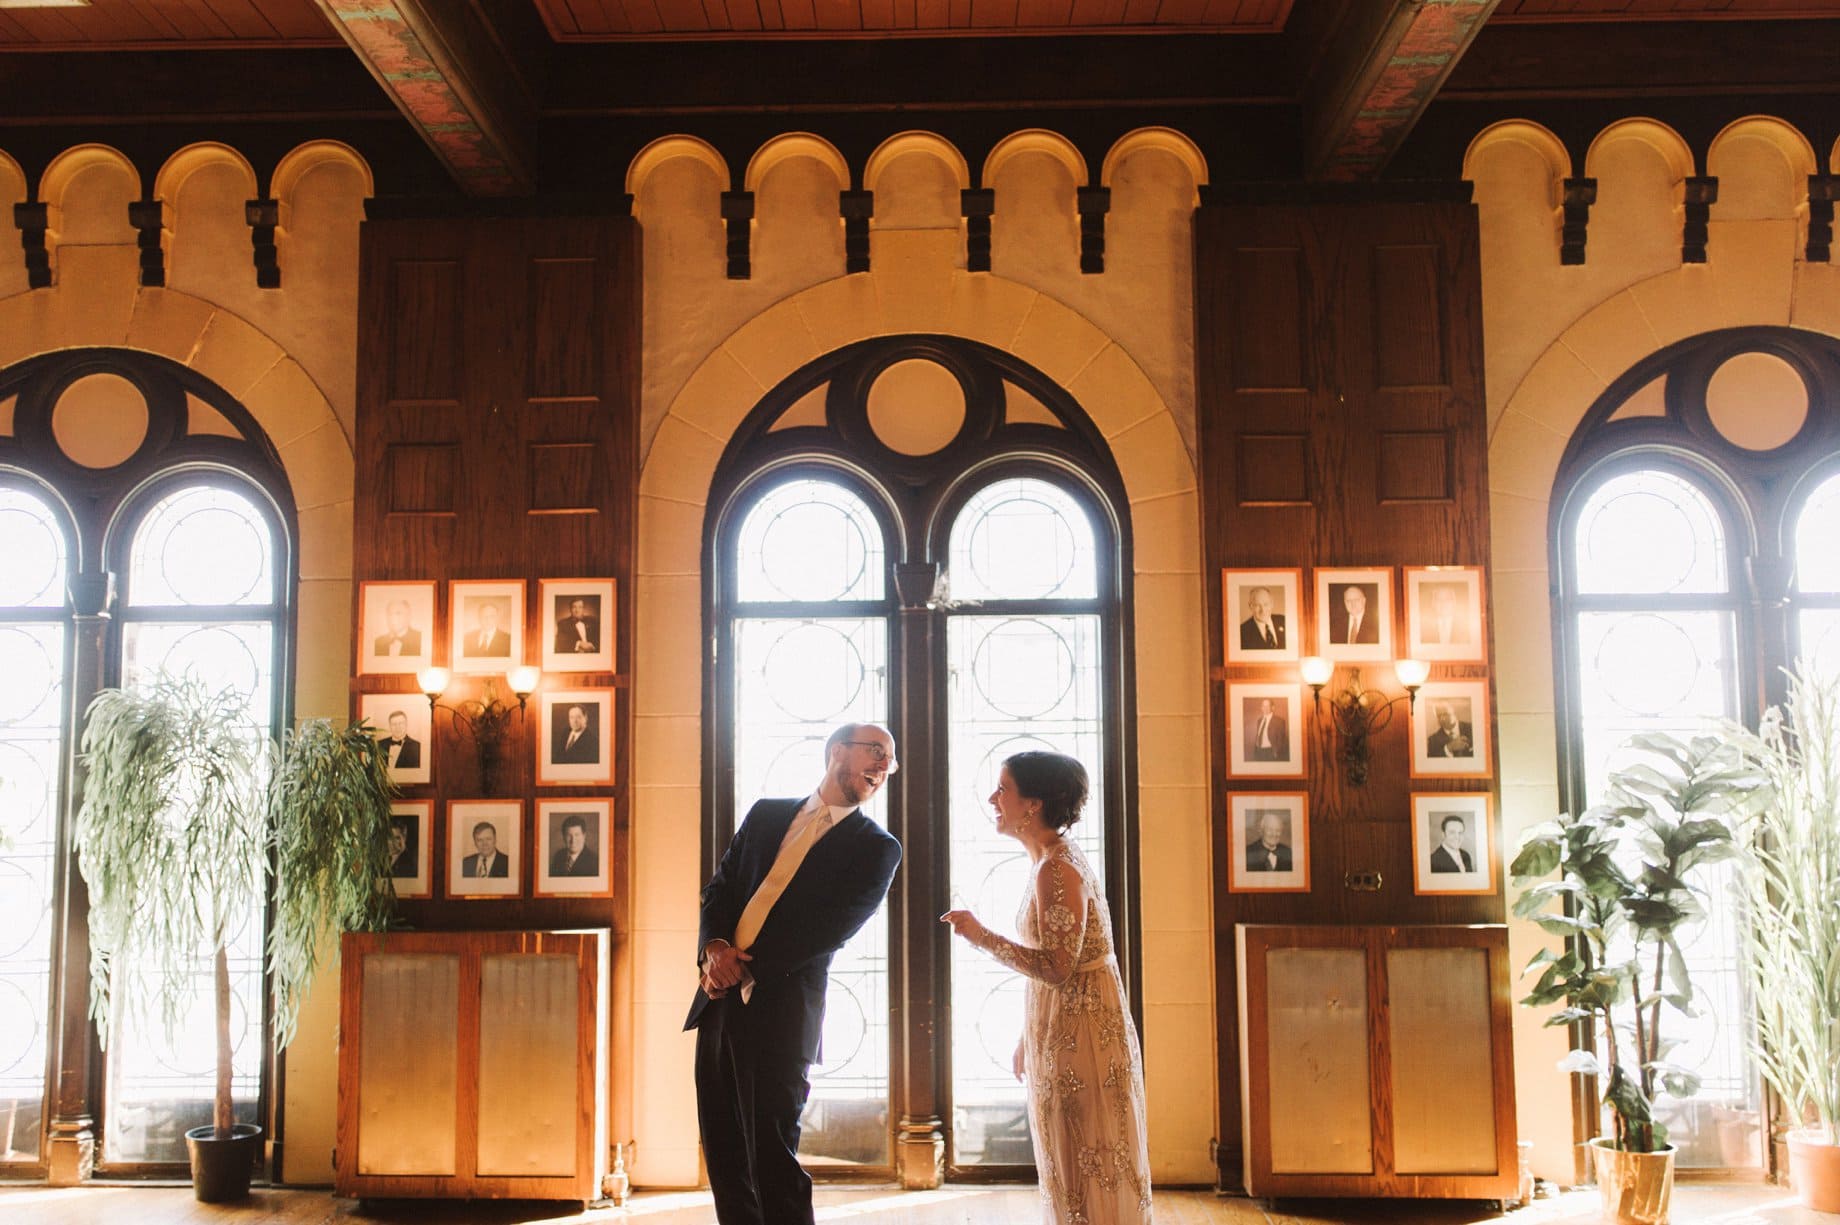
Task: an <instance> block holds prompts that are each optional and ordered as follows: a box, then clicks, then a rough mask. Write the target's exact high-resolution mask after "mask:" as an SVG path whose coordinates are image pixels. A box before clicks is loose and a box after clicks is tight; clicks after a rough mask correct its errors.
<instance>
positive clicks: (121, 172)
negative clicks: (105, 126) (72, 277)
mask: <svg viewBox="0 0 1840 1225" xmlns="http://www.w3.org/2000/svg"><path fill="white" fill-rule="evenodd" d="M96 177H100V178H101V179H102V180H103V181H104V182H106V184H107V186H106V187H105V188H101V189H97V188H95V187H92V186H86V187H85V188H84V189H83V190H81V191H78V190H76V187H77V184H78V182H79V181H80V180H82V179H84V178H96ZM38 198H39V199H40V200H42V201H43V202H44V203H45V204H46V205H48V206H49V209H48V211H49V217H50V233H49V234H47V235H46V236H45V245H46V247H47V249H48V250H49V251H50V252H51V259H52V267H53V268H54V269H55V268H56V266H57V259H58V248H60V247H62V246H64V245H65V244H66V243H69V244H72V245H82V246H105V245H115V244H124V245H125V244H131V243H133V242H134V240H135V235H134V227H133V226H132V225H130V224H129V222H128V208H127V206H128V204H129V203H131V202H133V201H135V200H138V199H140V198H141V176H140V171H138V170H136V169H135V168H134V163H133V162H132V161H130V160H129V159H128V156H127V155H126V154H125V153H123V152H122V151H121V150H119V149H116V148H114V147H112V146H109V145H103V144H84V145H73V146H72V147H70V148H68V149H66V150H64V151H63V152H62V153H60V154H58V155H57V156H56V157H54V158H52V159H51V163H50V164H49V165H47V166H46V167H45V172H44V173H43V174H42V175H40V176H39V180H38Z"/></svg>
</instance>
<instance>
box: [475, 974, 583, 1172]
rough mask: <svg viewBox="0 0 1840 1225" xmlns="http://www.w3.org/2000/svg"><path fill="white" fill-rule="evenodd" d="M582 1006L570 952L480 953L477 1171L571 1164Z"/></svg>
mask: <svg viewBox="0 0 1840 1225" xmlns="http://www.w3.org/2000/svg"><path fill="white" fill-rule="evenodd" d="M580 1011H581V1002H580V992H579V989H578V984H577V983H576V981H575V959H574V958H573V957H552V956H547V955H544V956H528V955H509V956H507V955H504V954H493V955H490V956H487V957H485V958H483V959H482V960H481V965H480V972H479V1166H478V1168H479V1173H481V1174H486V1175H499V1176H508V1177H509V1176H518V1175H529V1174H548V1175H567V1174H569V1173H571V1172H572V1171H573V1170H574V1168H575V1145H576V1130H577V1128H578V1126H579V1120H578V1119H577V1118H576V1115H577V1113H578V1111H577V1107H578V1104H579V1097H580V1089H579V1086H578V1084H577V1083H576V1075H575V1062H576V1060H575V1047H576V1035H577V1032H578V1031H579V1029H580V1027H581V1024H580Z"/></svg>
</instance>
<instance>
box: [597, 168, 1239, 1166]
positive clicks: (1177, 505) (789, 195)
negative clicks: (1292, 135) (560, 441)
mask: <svg viewBox="0 0 1840 1225" xmlns="http://www.w3.org/2000/svg"><path fill="white" fill-rule="evenodd" d="M1064 145H1065V142H1064V141H1060V140H1059V138H1058V137H1053V136H1052V134H1031V135H1030V138H1029V139H1027V140H1021V141H1018V142H1016V143H1015V144H1013V145H1011V146H1010V147H1009V148H1008V149H1007V150H1004V151H1003V152H1004V154H1005V156H1004V157H1003V158H1002V159H1001V162H1000V164H999V165H997V166H996V167H994V171H995V173H994V174H993V167H992V166H990V165H986V167H985V168H984V178H983V181H984V182H985V183H992V182H994V185H995V187H996V193H997V195H996V223H995V241H994V242H993V244H992V250H993V271H992V272H990V273H988V274H975V275H974V274H968V273H966V272H965V271H964V236H963V233H962V229H961V226H960V221H959V210H958V192H959V190H960V188H962V187H965V186H968V185H969V182H968V168H967V167H966V166H965V165H964V163H963V159H962V158H961V157H958V155H957V152H956V150H954V149H952V147H951V146H950V145H947V144H946V143H945V142H943V141H941V140H939V139H938V138H937V137H933V136H930V135H927V134H924V133H909V134H906V135H904V136H900V137H896V138H894V139H892V140H890V141H889V142H888V143H887V144H885V145H884V146H883V147H882V148H881V149H880V150H878V151H877V153H876V154H875V156H873V157H872V158H871V159H870V161H869V164H868V167H867V170H866V173H865V176H864V177H865V185H866V186H868V187H869V188H870V189H871V190H873V191H874V192H875V193H876V196H875V212H876V217H875V220H874V223H873V225H872V226H871V265H872V269H873V270H872V271H871V272H870V273H868V274H866V275H856V276H844V275H843V253H842V222H841V221H840V220H839V219H838V215H837V202H836V195H835V193H836V191H837V190H838V186H839V183H840V173H839V170H838V164H839V162H840V160H841V159H836V158H834V157H833V156H832V153H834V151H828V147H827V146H824V145H823V143H822V142H820V141H816V140H815V139H814V138H801V139H798V140H789V141H787V142H786V143H785V144H783V145H769V146H768V147H767V148H766V149H764V150H763V151H762V153H759V154H756V156H755V157H754V158H753V162H752V165H751V166H750V168H749V169H748V171H747V176H746V181H747V183H748V184H749V185H750V186H754V187H755V190H756V191H757V193H758V194H757V197H756V221H755V223H754V229H753V238H754V252H753V267H754V274H755V275H754V278H753V279H752V280H749V281H746V282H731V281H727V280H725V279H724V275H723V235H722V230H721V226H720V223H719V222H718V221H717V220H716V217H717V211H716V209H717V200H716V196H717V193H718V192H719V191H720V190H722V188H723V186H724V185H726V183H727V182H728V178H727V170H726V168H725V167H724V166H722V165H721V163H720V159H719V158H717V157H716V156H715V155H714V152H713V151H712V150H709V149H708V148H707V147H706V146H699V145H697V144H695V143H694V142H690V141H681V142H677V143H676V144H675V145H673V146H665V145H662V144H661V145H660V146H657V147H654V148H653V149H652V150H648V152H647V153H646V154H645V155H642V157H641V158H640V159H639V161H638V162H637V163H635V168H634V173H633V175H632V176H631V177H630V178H629V187H630V188H631V189H632V190H633V192H634V195H635V198H636V208H637V211H638V216H639V218H640V220H641V222H642V223H643V226H644V230H645V267H646V269H647V277H646V286H645V311H646V314H645V354H646V375H645V389H644V414H643V420H644V433H643V438H642V447H643V449H644V453H645V465H644V474H643V478H642V480H641V484H640V500H639V533H640V544H639V562H638V574H637V576H636V582H637V593H636V594H637V602H638V611H637V618H638V621H637V627H636V628H637V635H638V645H637V650H636V652H635V666H634V675H633V702H634V712H635V720H636V740H637V760H636V761H635V762H634V763H633V778H634V780H635V782H634V806H633V853H634V855H635V856H636V857H637V859H638V862H639V863H640V864H642V865H643V867H642V870H641V872H640V873H639V877H638V886H637V888H638V896H637V898H636V904H635V907H634V942H633V943H634V950H635V960H636V966H637V972H636V976H635V989H634V993H635V998H634V1000H633V1001H631V1007H632V1009H633V1011H634V1014H635V1032H636V1034H637V1042H636V1049H635V1051H634V1053H633V1069H632V1071H633V1075H634V1076H635V1078H636V1083H635V1086H634V1089H635V1092H634V1101H635V1103H636V1116H637V1117H636V1119H635V1123H634V1127H635V1136H634V1138H635V1139H636V1140H637V1142H638V1146H637V1166H636V1171H635V1176H636V1178H637V1179H638V1180H639V1181H640V1182H641V1183H644V1184H646V1185H651V1186H670V1185H676V1186H682V1185H690V1184H693V1183H695V1182H697V1181H698V1179H699V1163H698V1152H697V1133H696V1117H695V1106H694V1102H693V1101H692V1099H691V1097H690V1095H689V1094H688V1093H687V1092H686V1091H685V1090H686V1087H687V1086H688V1085H689V1083H690V1077H691V1055H692V1050H693V1043H692V1041H691V1038H690V1037H689V1036H688V1035H685V1034H683V1033H682V1032H680V1031H681V1026H682V1024H683V1013H684V1007H685V1002H686V1000H687V998H688V995H689V992H690V991H691V990H692V989H693V987H694V983H693V981H692V977H691V974H690V971H689V966H690V959H691V956H692V949H693V947H694V945H695V940H696V925H697V914H696V899H697V887H698V884H699V874H698V846H699V841H700V837H699V829H698V825H699V813H700V811H701V804H702V796H701V791H700V781H699V754H700V746H701V726H702V725H701V720H702V717H703V714H704V712H703V710H702V691H701V678H702V664H701V657H700V654H699V651H698V633H697V627H698V626H700V624H701V619H702V609H701V598H702V597H701V590H702V589H701V577H700V569H699V567H700V550H701V546H702V537H703V530H704V515H705V505H704V504H705V499H706V497H707V493H708V489H709V482H710V478H711V476H712V474H713V472H714V469H715V465H716V462H717V460H718V458H719V457H720V456H721V454H722V451H723V448H724V446H725V445H726V443H727V440H728V439H729V437H730V436H731V434H732V433H733V431H734V429H735V427H736V426H737V425H738V424H739V422H740V421H741V419H742V417H743V416H744V415H745V414H746V413H747V412H748V410H749V409H751V408H752V407H753V406H754V404H755V403H756V402H757V401H758V400H759V399H760V397H761V396H762V395H764V394H765V393H766V391H767V390H768V389H770V388H771V387H773V386H774V385H775V384H776V383H778V382H779V381H780V379H782V378H783V377H784V376H786V375H787V374H789V373H791V372H792V371H793V370H795V369H797V368H798V367H799V366H801V365H803V364H804V363H805V362H807V361H809V360H811V359H812V358H815V357H817V356H819V355H821V354H823V353H826V352H829V351H831V350H833V349H835V348H837V347H839V346H841V345H844V344H849V343H851V342H853V341H857V340H862V339H865V338H868V337H872V336H878V335H887V334H892V333H897V332H940V333H948V334H953V335H960V336H967V337H970V338H972V339H975V340H980V341H983V342H985V343H987V344H990V345H993V346H995V347H997V348H999V349H1003V350H1005V351H1007V352H1010V353H1014V354H1016V355H1017V356H1018V357H1021V358H1023V359H1025V360H1027V361H1029V362H1031V363H1033V364H1034V365H1035V366H1037V367H1038V368H1040V369H1041V370H1043V371H1044V372H1045V373H1047V374H1048V375H1049V376H1051V377H1052V378H1054V379H1055V380H1056V381H1057V382H1059V383H1060V384H1061V385H1062V386H1063V387H1065V388H1066V389H1067V390H1068V392H1069V393H1070V394H1071V395H1072V396H1073V397H1074V398H1075V399H1076V400H1078V401H1079V403H1080V404H1081V405H1082V407H1084V408H1085V409H1086V411H1087V412H1088V413H1089V414H1090V415H1091V416H1092V418H1093V419H1094V421H1095V422H1097V424H1098V426H1099V428H1100V430H1101V431H1102V432H1103V433H1104V435H1105V437H1106V439H1107V441H1108V443H1109V444H1110V446H1111V448H1112V451H1113V454H1114V457H1115V458H1116V460H1117V463H1118V466H1119V469H1120V471H1121V472H1122V473H1123V476H1124V480H1125V484H1126V488H1127V491H1128V495H1129V499H1130V506H1129V508H1128V513H1129V515H1130V520H1131V523H1132V528H1133V534H1134V539H1135V542H1136V546H1137V548H1136V556H1135V564H1136V574H1135V590H1136V609H1135V612H1136V618H1137V643H1136V662H1137V675H1138V690H1137V694H1136V707H1137V714H1138V737H1139V744H1140V771H1139V792H1138V795H1137V796H1135V797H1133V804H1134V811H1135V814H1136V817H1137V823H1138V836H1139V843H1140V850H1141V856H1142V874H1143V896H1144V898H1145V902H1144V909H1143V914H1142V920H1143V929H1144V936H1145V940H1144V944H1145V949H1146V952H1145V959H1144V966H1143V981H1144V1000H1145V1009H1144V1013H1145V1016H1144V1030H1145V1032H1144V1035H1143V1037H1144V1044H1145V1061H1146V1065H1147V1074H1148V1078H1149V1085H1148V1088H1149V1099H1150V1112H1151V1119H1150V1122H1151V1134H1150V1147H1151V1165H1152V1169H1153V1172H1154V1174H1155V1176H1156V1178H1157V1179H1158V1180H1159V1181H1162V1182H1208V1181H1211V1180H1212V1178H1213V1167H1212V1165H1211V1163H1210V1161H1209V1158H1208V1142H1209V1140H1210V1139H1211V1138H1212V1137H1213V1135H1214V1128H1215V1120H1216V1118H1217V1110H1216V1103H1215V1093H1214V1085H1215V1083H1216V1081H1215V1063H1214V1056H1213V1053H1212V1052H1213V1047H1214V1041H1213V1038H1214V1016H1213V1007H1212V1000H1213V983H1212V980H1211V977H1210V976H1209V974H1208V973H1206V972H1205V971H1201V972H1198V971H1197V967H1206V966H1207V965H1209V963H1210V960H1211V957H1210V949H1211V935H1210V933H1211V931H1212V903H1211V892H1210V890H1211V872H1210V868H1209V845H1210V844H1209V839H1208V819H1209V817H1208V797H1207V782H1208V780H1207V765H1206V762H1207V754H1206V752H1205V751H1204V750H1205V746H1206V743H1207V742H1206V736H1207V735H1208V734H1209V733H1208V729H1207V726H1206V720H1207V714H1206V710H1207V707H1206V700H1205V699H1206V689H1205V675H1206V672H1205V668H1204V666H1203V660H1204V659H1205V654H1206V653H1205V651H1204V649H1203V646H1202V638H1201V633H1202V628H1201V627H1202V607H1203V605H1202V594H1201V591H1202V589H1201V575H1200V557H1201V550H1200V538H1199V523H1200V510H1199V502H1198V498H1197V492H1196V483H1195V468H1194V461H1193V456H1192V452H1191V443H1192V439H1193V434H1194V393H1193V383H1192V379H1193V375H1192V360H1191V356H1190V346H1191V344H1192V341H1191V337H1192V335H1193V320H1192V307H1191V301H1190V298H1191V295H1190V290H1189V281H1190V261H1191V256H1190V254H1189V251H1190V248H1189V222H1190V212H1191V210H1192V208H1193V206H1194V202H1195V194H1196V187H1197V184H1198V182H1199V180H1200V178H1201V177H1202V176H1204V175H1205V170H1204V169H1203V168H1202V167H1201V165H1200V160H1199V157H1198V156H1197V155H1195V154H1194V153H1193V150H1192V146H1188V145H1187V142H1186V141H1183V140H1181V139H1180V138H1179V137H1176V136H1175V135H1174V134H1172V133H1171V134H1165V133H1156V132H1150V133H1140V134H1137V135H1136V137H1135V138H1127V140H1126V141H1122V142H1120V146H1119V148H1118V149H1116V150H1114V157H1113V158H1111V159H1108V161H1107V163H1106V168H1105V171H1104V173H1103V174H1102V177H1103V178H1104V179H1106V181H1107V182H1108V183H1109V184H1110V186H1111V187H1112V189H1113V197H1112V212H1111V215H1110V217H1109V218H1108V221H1107V251H1108V266H1109V267H1110V268H1111V269H1112V271H1110V272H1108V273H1106V274H1105V275H1103V276H1092V277H1082V276H1081V275H1080V273H1079V250H1078V224H1077V219H1076V218H1075V214H1074V199H1073V189H1074V187H1075V186H1076V185H1077V184H1078V183H1079V182H1080V180H1079V179H1078V178H1077V174H1078V171H1077V168H1076V167H1074V166H1070V165H1069V164H1068V159H1067V158H1066V157H1065V156H1063V153H1064V150H1063V148H1062V146H1064ZM993 160H997V158H996V155H994V154H993ZM763 166H764V168H763ZM757 176H758V177H757ZM776 244H784V245H783V246H777V245H776Z"/></svg>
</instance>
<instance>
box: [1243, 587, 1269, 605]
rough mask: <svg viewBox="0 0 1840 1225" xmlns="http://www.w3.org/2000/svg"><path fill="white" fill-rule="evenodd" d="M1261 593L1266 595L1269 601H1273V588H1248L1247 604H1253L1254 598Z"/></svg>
mask: <svg viewBox="0 0 1840 1225" xmlns="http://www.w3.org/2000/svg"><path fill="white" fill-rule="evenodd" d="M1261 591H1263V592H1264V593H1265V598H1266V599H1267V600H1269V599H1271V588H1269V587H1264V586H1259V587H1248V588H1246V602H1247V603H1248V604H1250V603H1251V602H1252V597H1253V596H1255V595H1257V594H1259V592H1261Z"/></svg>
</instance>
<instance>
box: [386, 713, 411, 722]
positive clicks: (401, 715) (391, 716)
mask: <svg viewBox="0 0 1840 1225" xmlns="http://www.w3.org/2000/svg"><path fill="white" fill-rule="evenodd" d="M391 719H401V720H402V721H403V722H404V723H407V722H408V721H409V712H408V711H406V710H392V711H391V712H390V713H389V716H388V717H387V718H385V719H384V722H385V723H388V722H389V721H390V720H391Z"/></svg>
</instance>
